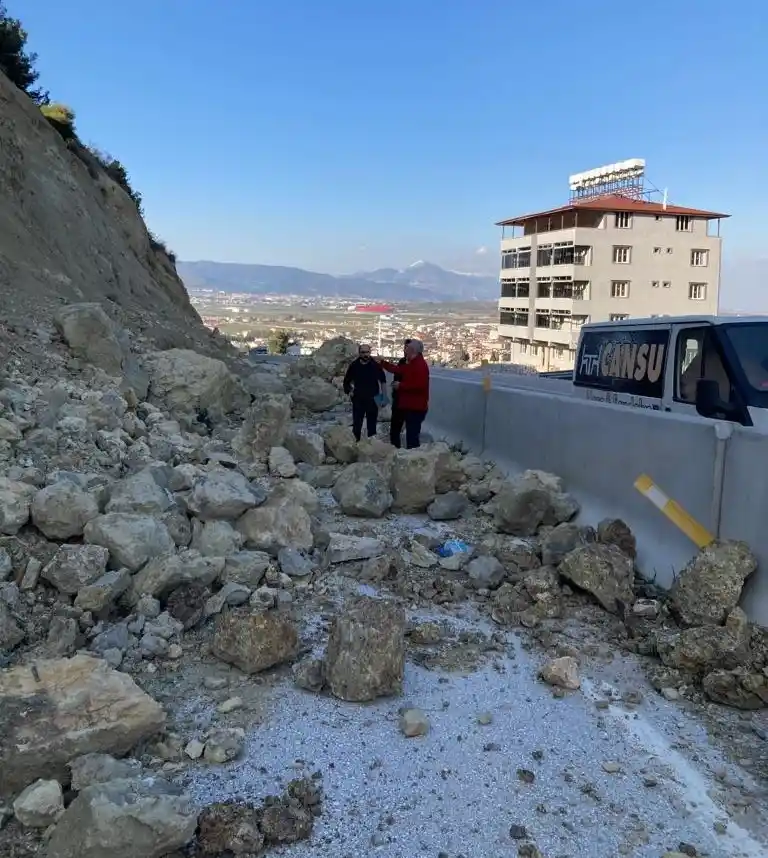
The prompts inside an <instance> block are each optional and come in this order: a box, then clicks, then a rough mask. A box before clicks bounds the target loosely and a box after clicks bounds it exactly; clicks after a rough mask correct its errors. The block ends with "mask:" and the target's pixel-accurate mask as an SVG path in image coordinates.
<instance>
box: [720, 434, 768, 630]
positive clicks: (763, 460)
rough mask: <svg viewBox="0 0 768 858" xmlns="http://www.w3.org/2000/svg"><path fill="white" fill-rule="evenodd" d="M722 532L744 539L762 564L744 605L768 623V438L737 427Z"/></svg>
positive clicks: (731, 446)
mask: <svg viewBox="0 0 768 858" xmlns="http://www.w3.org/2000/svg"><path fill="white" fill-rule="evenodd" d="M720 512H721V520H720V535H721V536H722V537H724V538H727V539H743V540H744V541H745V542H747V543H748V544H749V547H750V548H751V549H752V551H753V552H754V554H755V556H756V557H757V560H758V563H759V566H758V570H757V572H756V573H755V574H754V575H752V576H751V577H750V578H749V579H748V581H747V584H746V587H745V588H744V596H743V601H742V607H743V608H744V610H745V611H746V612H747V614H748V615H749V616H750V618H751V619H755V620H757V622H759V623H761V624H762V625H768V437H766V436H764V435H763V436H761V435H757V434H755V433H754V432H749V431H748V430H745V429H742V428H741V427H737V428H736V429H735V431H734V434H733V437H732V438H731V439H730V440H729V441H728V442H727V451H726V455H725V474H724V479H723V495H722V501H721V505H720Z"/></svg>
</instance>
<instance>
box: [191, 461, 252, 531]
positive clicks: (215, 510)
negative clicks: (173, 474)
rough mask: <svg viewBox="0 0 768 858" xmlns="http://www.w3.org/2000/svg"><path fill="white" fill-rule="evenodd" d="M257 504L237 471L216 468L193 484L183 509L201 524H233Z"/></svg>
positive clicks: (249, 486) (246, 483) (244, 479)
mask: <svg viewBox="0 0 768 858" xmlns="http://www.w3.org/2000/svg"><path fill="white" fill-rule="evenodd" d="M258 502H259V499H258V498H257V497H256V495H255V494H254V492H253V489H252V488H251V484H250V483H249V482H248V480H247V479H246V478H245V477H244V476H243V475H242V474H241V473H239V471H231V470H228V469H227V468H216V469H215V470H212V471H209V472H208V473H206V474H204V475H203V476H201V477H200V478H199V479H198V480H196V482H195V484H194V487H193V488H192V493H191V494H190V496H189V498H188V499H187V508H188V509H189V511H190V512H191V513H192V514H193V515H195V516H197V518H199V519H200V520H201V521H212V520H215V519H223V520H225V521H226V520H229V521H234V520H235V519H236V518H240V516H241V515H242V514H243V513H244V512H246V511H247V510H249V509H253V507H255V506H257V505H258Z"/></svg>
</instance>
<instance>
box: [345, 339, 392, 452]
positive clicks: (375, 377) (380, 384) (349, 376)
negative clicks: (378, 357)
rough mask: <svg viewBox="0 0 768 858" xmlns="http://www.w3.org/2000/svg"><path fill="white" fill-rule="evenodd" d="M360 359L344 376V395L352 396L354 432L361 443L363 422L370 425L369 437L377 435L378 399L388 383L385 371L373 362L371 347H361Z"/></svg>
mask: <svg viewBox="0 0 768 858" xmlns="http://www.w3.org/2000/svg"><path fill="white" fill-rule="evenodd" d="M357 354H358V357H357V359H356V360H353V361H352V363H351V364H350V365H349V369H347V372H346V375H345V376H344V393H346V394H347V396H349V395H350V394H351V395H352V432H353V433H354V435H355V438H356V439H357V440H358V441H359V440H360V435H361V434H362V431H363V420H364V419H365V421H366V423H367V425H368V437H369V438H373V436H374V435H375V434H376V421H377V420H378V417H379V406H378V404H377V399H378V398H379V397H380V396H381V394H382V393H383V391H384V389H385V385H386V383H387V377H386V376H385V375H384V370H382V368H381V367H380V366H379V365H378V364H377V363H376V361H374V360H371V347H370V346H368V345H361V346H360V347H359V348H358V350H357Z"/></svg>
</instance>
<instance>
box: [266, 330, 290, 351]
mask: <svg viewBox="0 0 768 858" xmlns="http://www.w3.org/2000/svg"><path fill="white" fill-rule="evenodd" d="M291 339H292V338H291V335H290V333H289V332H288V331H281V330H277V329H275V330H274V331H270V332H269V336H268V337H267V348H268V349H269V351H270V354H273V355H284V354H286V352H287V351H288V346H289V345H290V344H291Z"/></svg>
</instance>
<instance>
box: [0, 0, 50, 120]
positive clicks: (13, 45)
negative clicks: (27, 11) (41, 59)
mask: <svg viewBox="0 0 768 858" xmlns="http://www.w3.org/2000/svg"><path fill="white" fill-rule="evenodd" d="M26 48H27V31H26V30H25V29H24V28H23V27H22V26H21V21H19V20H18V19H17V18H11V16H10V15H9V14H8V10H7V9H6V6H5V3H3V2H2V0H0V71H3V72H5V74H6V75H7V76H8V79H9V80H10V81H11V83H14V84H15V85H16V86H17V87H18V88H19V89H20V90H22V91H23V92H26V94H27V95H28V96H29V97H30V98H32V99H34V100H35V101H36V102H37V103H38V104H47V103H48V100H49V99H48V93H47V92H45V91H44V90H42V89H33V87H34V85H35V83H37V79H38V77H39V74H38V72H37V71H35V62H36V61H37V54H33V53H28V52H27V49H26Z"/></svg>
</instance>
